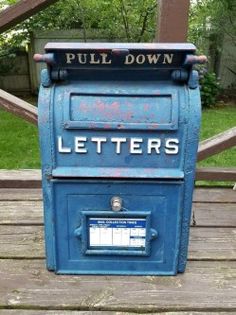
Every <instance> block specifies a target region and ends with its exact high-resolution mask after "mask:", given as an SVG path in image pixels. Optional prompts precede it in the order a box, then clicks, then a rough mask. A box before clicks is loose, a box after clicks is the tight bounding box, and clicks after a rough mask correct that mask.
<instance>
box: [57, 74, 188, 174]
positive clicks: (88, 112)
mask: <svg viewBox="0 0 236 315" xmlns="http://www.w3.org/2000/svg"><path fill="white" fill-rule="evenodd" d="M54 95H55V96H54V101H53V103H54V105H53V112H54V114H53V115H54V119H53V120H54V132H53V135H54V140H53V145H54V155H55V167H54V168H53V176H55V177H67V176H69V177H77V176H78V177H83V176H85V177H127V178H129V177H143V178H157V177H159V178H162V177H163V178H182V177H183V172H182V170H181V163H182V159H183V156H182V155H183V154H182V152H183V150H184V148H183V147H182V146H183V145H184V137H185V130H184V128H185V127H184V124H183V120H184V117H183V115H182V116H181V113H180V107H181V103H182V104H185V98H186V94H185V88H184V87H182V86H177V85H174V84H166V82H160V81H156V80H155V81H153V80H151V81H149V82H147V81H140V80H139V81H128V82H127V81H111V82H110V81H102V82H101V81H91V80H89V81H86V80H85V81H78V82H72V83H71V84H70V85H69V86H68V87H65V86H57V87H56V88H55V94H54ZM181 101H182V102H181ZM76 141H77V144H78V145H79V146H81V148H80V149H78V148H77V149H76V148H75V146H76ZM99 141H100V142H99ZM119 141H120V142H119ZM135 147H136V149H135ZM62 151H63V152H62ZM76 151H79V152H76ZM166 169H167V170H168V171H166Z"/></svg>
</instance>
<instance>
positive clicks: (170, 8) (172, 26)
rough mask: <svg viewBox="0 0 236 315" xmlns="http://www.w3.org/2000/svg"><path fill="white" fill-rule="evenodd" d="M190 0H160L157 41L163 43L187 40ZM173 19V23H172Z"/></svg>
mask: <svg viewBox="0 0 236 315" xmlns="http://www.w3.org/2000/svg"><path fill="white" fill-rule="evenodd" d="M188 11H189V0H179V1H166V0H159V18H158V24H159V25H158V27H157V36H156V37H157V38H156V41H159V42H161V43H178V42H186V40H187V32H188ZM170 21H171V23H170Z"/></svg>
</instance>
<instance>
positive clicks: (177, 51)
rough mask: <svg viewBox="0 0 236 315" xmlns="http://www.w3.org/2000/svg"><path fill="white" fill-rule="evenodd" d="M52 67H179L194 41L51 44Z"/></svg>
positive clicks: (183, 62) (48, 52) (50, 61)
mask: <svg viewBox="0 0 236 315" xmlns="http://www.w3.org/2000/svg"><path fill="white" fill-rule="evenodd" d="M45 51H46V53H47V54H49V59H50V60H49V64H50V66H51V68H52V69H58V68H60V69H62V68H64V69H77V68H90V69H91V68H93V69H97V68H103V69H106V68H122V69H133V68H136V69H137V68H139V69H177V68H182V67H186V57H187V55H193V54H194V53H195V51H196V48H195V46H194V45H192V44H161V43H158V44H156V43H144V44H143V43H142V44H141V43H48V44H47V45H46V46H45Z"/></svg>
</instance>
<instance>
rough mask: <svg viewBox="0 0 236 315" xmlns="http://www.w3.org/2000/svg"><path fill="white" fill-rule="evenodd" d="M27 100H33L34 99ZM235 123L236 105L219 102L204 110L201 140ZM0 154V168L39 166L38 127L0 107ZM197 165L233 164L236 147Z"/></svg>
mask: <svg viewBox="0 0 236 315" xmlns="http://www.w3.org/2000/svg"><path fill="white" fill-rule="evenodd" d="M26 100H27V101H29V102H31V103H35V99H34V98H30V99H29V98H28V99H26ZM235 125H236V105H233V104H231V105H224V106H223V105H219V106H217V107H215V108H213V109H207V110H203V114H202V126H201V134H200V139H201V140H204V139H206V138H209V137H211V136H213V135H215V134H217V133H220V132H222V131H224V130H227V129H229V128H232V127H234V126H235ZM0 157H1V158H0V168H5V169H20V168H40V157H39V148H38V131H37V127H35V126H33V125H32V124H29V123H27V122H25V121H23V120H22V119H20V118H17V117H15V116H13V115H12V114H10V113H7V112H5V111H3V110H1V109H0ZM198 166H199V167H209V166H219V167H236V147H234V148H231V149H229V150H227V151H225V152H222V153H220V154H217V155H215V156H212V157H210V158H208V159H206V160H204V161H201V162H199V163H198ZM198 183H199V184H205V182H198ZM211 184H215V183H212V182H211Z"/></svg>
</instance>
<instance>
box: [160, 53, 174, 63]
mask: <svg viewBox="0 0 236 315" xmlns="http://www.w3.org/2000/svg"><path fill="white" fill-rule="evenodd" d="M173 57H174V54H164V59H163V64H166V62H167V63H169V64H171V63H172V61H173Z"/></svg>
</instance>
